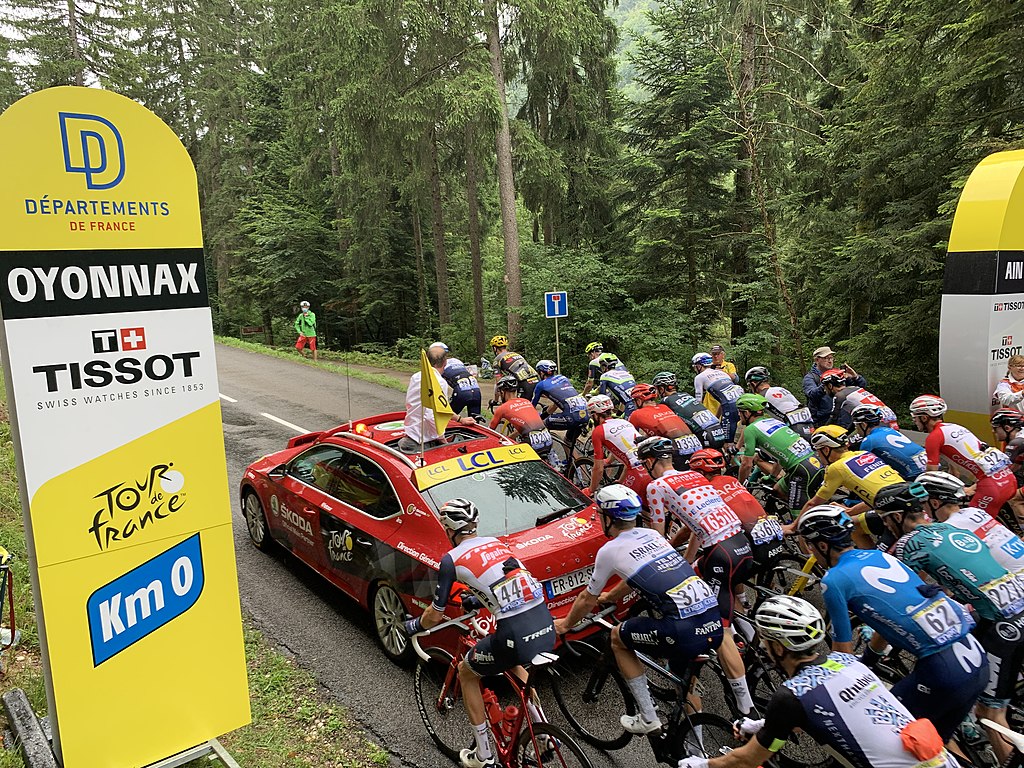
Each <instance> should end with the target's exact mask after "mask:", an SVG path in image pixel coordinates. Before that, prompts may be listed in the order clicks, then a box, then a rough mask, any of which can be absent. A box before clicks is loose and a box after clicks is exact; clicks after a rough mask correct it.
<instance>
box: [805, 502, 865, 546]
mask: <svg viewBox="0 0 1024 768" xmlns="http://www.w3.org/2000/svg"><path fill="white" fill-rule="evenodd" d="M796 532H797V533H798V534H800V535H801V536H803V537H804V538H805V539H807V540H808V541H825V542H828V543H829V544H840V545H845V544H850V543H852V537H853V520H851V519H850V516H849V515H848V514H846V508H845V507H842V506H840V505H839V504H819V505H818V506H816V507H811V508H810V509H809V510H807V511H806V512H804V513H803V515H801V516H800V520H798V521H797V524H796Z"/></svg>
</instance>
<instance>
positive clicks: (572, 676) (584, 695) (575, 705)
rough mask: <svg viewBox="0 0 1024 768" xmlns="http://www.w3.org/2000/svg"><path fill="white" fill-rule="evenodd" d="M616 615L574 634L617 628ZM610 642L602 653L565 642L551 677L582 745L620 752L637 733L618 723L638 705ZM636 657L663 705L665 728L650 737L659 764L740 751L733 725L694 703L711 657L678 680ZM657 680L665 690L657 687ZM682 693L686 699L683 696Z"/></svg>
mask: <svg viewBox="0 0 1024 768" xmlns="http://www.w3.org/2000/svg"><path fill="white" fill-rule="evenodd" d="M614 610H615V606H611V607H609V608H606V609H604V610H603V611H601V612H600V613H598V614H595V615H594V616H591V617H589V618H587V619H585V620H584V621H583V622H581V623H580V624H579V625H577V626H576V627H574V628H573V631H574V632H578V631H580V630H581V629H584V628H586V627H588V626H590V625H591V624H595V623H596V624H599V625H601V626H603V627H605V628H611V627H613V626H614V624H612V623H611V622H609V621H608V620H607V618H606V617H607V616H609V615H611V613H612V612H613V611H614ZM609 642H610V638H609V636H608V635H605V640H604V647H601V648H599V647H598V646H596V645H593V644H591V642H589V641H588V640H564V643H563V648H564V649H565V651H566V653H565V654H563V656H562V659H561V661H560V663H559V664H558V665H557V666H556V667H555V668H554V669H553V670H552V676H551V689H552V693H553V694H554V697H555V702H556V704H558V708H559V709H560V710H561V712H562V714H563V715H564V716H565V718H566V719H567V720H568V721H569V723H570V725H572V727H573V729H574V730H575V731H576V732H577V733H579V734H580V736H581V737H582V738H583V740H584V741H586V742H587V743H589V744H591V745H593V746H595V747H597V748H599V749H604V750H613V749H621V748H622V747H625V746H626V745H627V744H629V742H630V741H631V740H632V738H633V735H634V734H632V733H630V732H629V731H627V730H626V729H625V728H623V727H622V723H621V722H620V719H619V718H620V716H621V715H622V714H623V713H625V714H627V715H633V714H635V713H636V702H635V701H634V700H633V698H632V696H630V694H629V689H628V686H627V685H626V681H625V680H624V679H623V677H622V673H621V672H619V669H618V665H617V664H616V662H615V659H614V657H613V655H612V653H611V650H610V648H609V647H608V643H609ZM637 657H638V658H639V659H640V661H641V663H643V665H644V666H645V668H646V669H647V673H648V678H649V681H650V683H651V685H650V690H651V696H652V697H653V698H654V699H655V701H657V702H659V703H660V704H662V705H664V707H663V709H664V713H663V714H664V716H665V717H664V720H665V725H663V726H662V728H661V729H660V730H659V731H655V732H654V733H651V734H648V736H647V738H648V740H649V741H650V744H651V749H652V750H653V752H654V756H655V758H656V759H657V761H658V762H661V763H665V764H667V765H672V766H674V765H676V763H678V761H679V760H680V759H681V758H683V757H689V756H699V757H705V758H710V757H715V756H717V755H721V754H725V753H726V752H728V751H730V750H732V749H734V748H735V747H737V746H739V743H738V742H737V741H736V739H734V738H733V730H732V724H731V722H730V721H729V720H727V719H726V718H724V717H720V716H718V715H715V714H711V713H709V712H701V711H698V710H697V708H696V707H695V706H694V704H693V703H692V702H693V700H694V698H696V697H694V696H693V695H692V694H693V692H694V681H695V680H696V678H697V677H698V676H699V675H700V669H701V668H702V667H703V666H704V665H705V664H708V662H709V661H710V660H711V657H709V656H702V657H700V658H699V659H698V660H696V661H695V662H694V663H692V664H690V665H688V666H687V668H686V669H685V670H684V671H683V672H682V674H678V675H677V674H675V673H674V672H673V671H671V670H670V669H668V668H667V667H665V666H662V665H661V664H660V663H658V662H657V661H655V660H654V659H652V658H650V657H649V656H647V655H646V654H642V653H639V654H637ZM655 680H660V681H664V682H665V683H667V685H659V684H655V682H654V681H655ZM684 681H689V682H687V683H684ZM684 690H685V691H686V692H687V695H685V696H684V695H682V692H683V691H684Z"/></svg>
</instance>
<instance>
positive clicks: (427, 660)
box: [412, 611, 593, 768]
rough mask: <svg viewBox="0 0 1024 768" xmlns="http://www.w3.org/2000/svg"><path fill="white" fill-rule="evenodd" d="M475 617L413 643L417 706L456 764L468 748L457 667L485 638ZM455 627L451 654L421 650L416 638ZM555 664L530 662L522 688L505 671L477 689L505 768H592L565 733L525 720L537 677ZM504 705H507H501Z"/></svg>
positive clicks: (547, 656)
mask: <svg viewBox="0 0 1024 768" xmlns="http://www.w3.org/2000/svg"><path fill="white" fill-rule="evenodd" d="M476 614H477V612H476V611H474V612H470V613H467V614H466V615H464V616H461V617H459V618H457V619H452V620H450V621H446V622H442V623H441V624H438V625H437V626H436V627H433V628H432V629H431V630H429V631H427V632H423V633H421V634H420V635H415V636H413V638H412V647H413V649H414V650H415V652H416V655H417V656H419V659H420V660H419V662H418V663H417V665H416V672H415V676H414V682H413V686H414V690H415V694H416V707H417V709H418V710H419V713H420V717H421V718H422V720H423V725H424V726H425V727H426V729H427V733H428V734H430V738H431V739H432V740H433V741H434V743H435V744H436V745H437V747H438V748H439V749H440V750H441V752H442V753H443V754H444V755H445V756H447V757H448V758H450V759H452V760H456V761H457V760H458V759H459V752H460V750H461V748H462V746H464V745H465V743H466V734H467V728H466V726H467V723H468V721H467V719H466V714H465V711H464V708H463V707H462V705H461V702H460V699H461V685H460V682H459V675H458V667H459V663H460V662H461V661H462V660H463V658H465V655H466V653H467V652H468V651H469V649H471V648H472V647H473V646H474V645H475V644H476V641H477V640H478V639H479V638H482V637H486V636H487V630H486V628H485V627H484V625H483V624H482V622H481V621H480V620H479V619H478V618H477V615H476ZM453 628H454V629H459V630H462V632H461V633H460V634H459V637H458V645H457V647H456V652H455V654H454V655H452V654H451V653H449V652H447V651H445V650H443V649H441V648H436V647H431V648H428V649H426V650H424V649H423V647H422V646H421V644H420V637H424V636H426V635H429V634H433V633H435V632H438V631H440V630H443V629H453ZM557 660H558V656H557V655H555V654H553V653H542V654H539V655H537V656H536V657H534V658H533V660H532V661H531V663H530V667H529V670H528V673H527V679H526V682H525V683H524V682H523V681H521V680H520V679H519V678H518V677H516V675H514V674H513V673H512V672H511V671H507V672H504V673H503V674H502V675H499V676H496V677H495V678H493V679H490V682H489V684H487V685H483V684H481V685H482V690H483V697H484V710H485V712H486V715H487V722H488V725H489V726H490V731H491V743H492V745H493V746H494V755H495V757H496V758H497V760H498V762H499V764H501V765H502V766H505V768H593V766H592V765H591V763H590V760H589V759H588V758H587V756H586V754H585V753H584V752H583V750H582V748H581V747H580V746H579V745H578V744H577V743H576V742H575V741H574V740H573V739H572V738H571V737H570V736H569V735H568V734H567V733H566V732H565V731H563V730H562V729H561V728H559V727H558V726H556V725H552V724H551V723H549V722H547V721H546V720H544V721H538V722H534V721H533V720H532V719H531V718H530V717H529V715H528V708H527V702H531V703H532V702H534V701H535V693H534V691H535V687H536V686H535V682H536V680H535V679H536V677H537V674H538V672H539V671H540V670H542V669H544V668H545V667H546V666H547V665H550V664H552V663H554V662H555V661H557ZM495 689H497V690H495ZM499 693H500V694H502V696H501V697H499ZM502 700H505V701H508V702H509V703H506V704H504V705H503V703H502ZM536 711H540V707H536Z"/></svg>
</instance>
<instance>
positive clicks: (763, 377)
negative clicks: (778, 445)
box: [743, 365, 814, 440]
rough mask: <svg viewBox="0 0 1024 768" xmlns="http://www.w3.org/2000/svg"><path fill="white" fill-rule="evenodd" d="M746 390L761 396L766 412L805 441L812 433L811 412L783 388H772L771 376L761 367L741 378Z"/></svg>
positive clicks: (758, 366)
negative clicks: (786, 425) (765, 403)
mask: <svg viewBox="0 0 1024 768" xmlns="http://www.w3.org/2000/svg"><path fill="white" fill-rule="evenodd" d="M743 379H744V381H745V382H746V383H747V390H748V391H749V392H750V393H751V394H754V395H761V396H762V397H763V398H764V399H765V401H766V402H767V405H768V412H769V413H770V414H771V415H772V416H774V417H775V418H776V419H778V420H779V421H781V422H782V423H783V424H788V425H789V428H790V429H792V430H793V431H794V432H796V433H797V434H798V435H800V437H802V438H804V439H805V440H806V439H807V438H808V437H810V435H811V432H813V431H814V420H813V419H812V418H811V410H810V408H807V407H806V406H804V405H802V404H801V403H800V401H799V400H797V399H796V396H795V395H794V394H793V393H792V392H790V391H789V390H788V389H786V388H785V387H773V386H772V374H771V371H769V370H768V369H767V368H765V367H764V366H763V365H755V366H754V367H753V368H751V369H750V370H749V371H747V373H746V374H745V375H744V377H743Z"/></svg>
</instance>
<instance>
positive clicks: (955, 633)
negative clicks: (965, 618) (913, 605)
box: [911, 598, 963, 644]
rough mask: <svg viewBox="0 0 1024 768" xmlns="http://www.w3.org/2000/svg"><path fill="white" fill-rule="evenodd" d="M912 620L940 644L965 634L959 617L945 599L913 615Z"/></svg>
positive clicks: (936, 601)
mask: <svg viewBox="0 0 1024 768" xmlns="http://www.w3.org/2000/svg"><path fill="white" fill-rule="evenodd" d="M911 618H912V619H913V620H914V622H915V623H916V624H917V625H918V626H919V627H921V629H923V630H924V632H925V634H926V635H928V637H930V638H931V639H932V640H934V641H935V642H936V643H939V644H942V643H945V642H947V641H948V640H950V639H952V638H954V637H959V636H960V634H961V633H962V632H963V623H962V622H961V621H960V617H959V615H957V613H956V611H954V610H953V608H952V607H951V606H950V604H949V603H948V602H947V601H946V600H945V599H944V598H940V599H938V600H933V601H932V602H930V603H928V604H926V605H925V606H924V607H923V608H921V609H919V610H918V611H916V612H915V613H913V614H912V615H911Z"/></svg>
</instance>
